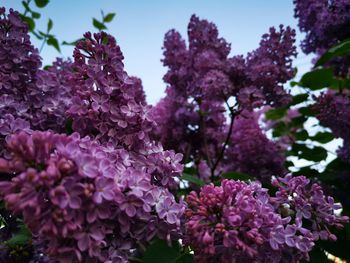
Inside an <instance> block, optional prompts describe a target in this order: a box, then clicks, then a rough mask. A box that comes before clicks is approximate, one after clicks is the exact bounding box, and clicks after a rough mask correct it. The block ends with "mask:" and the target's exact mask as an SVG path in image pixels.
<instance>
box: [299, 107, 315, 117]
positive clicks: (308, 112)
mask: <svg viewBox="0 0 350 263" xmlns="http://www.w3.org/2000/svg"><path fill="white" fill-rule="evenodd" d="M311 107H312V106H306V107H301V108H299V109H298V111H299V112H300V113H301V114H302V115H304V116H308V117H310V116H315V112H314V111H313V110H312V108H311Z"/></svg>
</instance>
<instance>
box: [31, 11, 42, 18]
mask: <svg viewBox="0 0 350 263" xmlns="http://www.w3.org/2000/svg"><path fill="white" fill-rule="evenodd" d="M40 16H41V15H40V14H39V13H38V12H32V18H34V19H39V18H40Z"/></svg>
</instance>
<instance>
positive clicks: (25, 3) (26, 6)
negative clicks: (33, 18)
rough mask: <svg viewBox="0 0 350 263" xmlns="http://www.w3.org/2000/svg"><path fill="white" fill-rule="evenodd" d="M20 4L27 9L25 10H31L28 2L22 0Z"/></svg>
mask: <svg viewBox="0 0 350 263" xmlns="http://www.w3.org/2000/svg"><path fill="white" fill-rule="evenodd" d="M22 5H23V6H24V9H25V10H26V11H27V12H32V10H31V9H30V7H29V5H28V3H27V2H26V1H22Z"/></svg>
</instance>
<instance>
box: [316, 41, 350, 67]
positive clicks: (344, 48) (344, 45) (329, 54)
mask: <svg viewBox="0 0 350 263" xmlns="http://www.w3.org/2000/svg"><path fill="white" fill-rule="evenodd" d="M347 54H350V39H346V40H344V41H342V42H341V43H339V44H338V45H336V46H334V47H332V48H330V49H329V50H328V51H326V52H325V53H324V54H323V55H322V56H321V57H320V58H319V59H318V61H317V62H316V64H315V66H316V67H318V66H321V65H324V64H325V63H326V62H327V61H329V60H330V59H332V58H334V57H343V56H346V55H347Z"/></svg>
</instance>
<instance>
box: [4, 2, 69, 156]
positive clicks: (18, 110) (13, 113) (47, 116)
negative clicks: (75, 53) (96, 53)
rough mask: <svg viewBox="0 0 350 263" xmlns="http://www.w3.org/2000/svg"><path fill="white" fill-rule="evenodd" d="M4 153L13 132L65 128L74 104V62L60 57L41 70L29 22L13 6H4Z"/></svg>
mask: <svg viewBox="0 0 350 263" xmlns="http://www.w3.org/2000/svg"><path fill="white" fill-rule="evenodd" d="M0 42H1V47H0V65H1V70H0V91H1V92H0V153H2V152H3V151H4V148H3V147H4V143H5V139H6V137H7V136H8V135H9V134H12V133H15V132H18V131H24V130H29V129H39V130H46V129H53V130H55V131H58V132H61V131H63V130H64V122H65V111H66V110H67V107H68V105H69V104H70V96H71V94H70V87H69V85H68V82H69V80H68V74H67V73H68V71H70V70H71V69H70V63H69V62H64V61H62V60H61V59H58V60H57V62H55V63H53V65H52V67H50V68H49V69H48V70H40V69H39V68H40V66H41V58H40V57H39V54H38V50H37V49H35V48H34V47H33V46H32V45H31V43H30V39H29V35H28V28H27V25H26V24H25V23H24V22H23V21H22V20H21V18H20V17H19V14H18V13H17V12H15V11H13V10H12V9H11V10H10V12H9V14H8V15H6V13H5V8H0Z"/></svg>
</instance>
